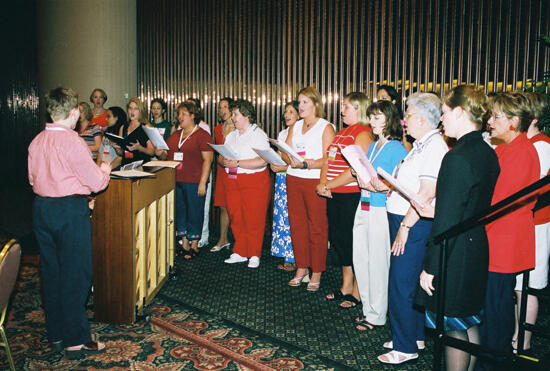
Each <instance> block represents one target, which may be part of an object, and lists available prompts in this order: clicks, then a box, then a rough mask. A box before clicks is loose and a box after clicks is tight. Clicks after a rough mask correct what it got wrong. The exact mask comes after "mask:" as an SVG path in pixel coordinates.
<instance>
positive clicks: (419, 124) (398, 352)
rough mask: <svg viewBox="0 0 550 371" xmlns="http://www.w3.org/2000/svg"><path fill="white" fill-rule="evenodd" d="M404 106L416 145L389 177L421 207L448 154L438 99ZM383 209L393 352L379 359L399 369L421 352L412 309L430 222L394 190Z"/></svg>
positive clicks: (418, 98)
mask: <svg viewBox="0 0 550 371" xmlns="http://www.w3.org/2000/svg"><path fill="white" fill-rule="evenodd" d="M407 104H408V108H407V112H406V115H405V127H406V130H407V134H409V135H411V136H412V137H413V138H414V139H415V142H414V144H413V149H412V150H411V151H410V152H409V153H408V154H407V156H406V157H405V158H404V159H403V161H401V163H400V165H399V166H398V167H397V168H396V170H395V171H394V176H395V177H396V178H397V181H398V182H399V183H401V184H403V185H404V186H405V187H406V188H409V189H411V190H412V191H413V192H416V193H417V194H418V197H419V199H420V200H422V203H423V204H429V203H431V202H432V200H433V199H434V198H435V185H436V181H437V174H438V173H439V167H440V166H441V160H442V159H443V156H444V155H445V153H447V151H448V147H447V145H446V144H445V141H444V140H443V137H442V136H441V133H440V132H439V130H438V129H437V127H438V125H439V119H440V118H441V100H440V99H439V98H438V97H437V96H436V95H434V94H430V93H415V94H413V95H411V96H410V97H409V98H408V99H407ZM381 190H382V188H381ZM386 207H387V210H388V222H389V227H390V239H391V241H392V250H391V252H392V256H391V258H390V276H389V284H388V286H389V290H388V308H389V314H390V323H391V327H392V332H393V336H392V340H391V341H388V342H386V343H384V347H385V348H390V349H393V350H392V351H390V352H388V353H386V354H383V355H381V356H379V357H378V360H379V361H380V362H383V363H391V364H399V363H403V362H407V361H411V360H413V359H416V358H418V349H422V348H423V347H424V313H422V312H420V311H417V310H416V309H415V308H413V299H414V293H415V290H416V285H417V282H418V276H419V275H420V271H421V269H422V260H423V259H424V253H425V251H426V241H427V238H428V235H429V233H430V230H431V227H432V222H431V221H430V220H426V219H421V218H420V216H419V215H418V214H417V213H416V211H415V209H414V208H413V207H412V206H411V204H410V203H409V200H408V199H406V198H404V197H403V196H401V194H400V193H399V192H397V191H394V192H392V193H391V194H390V195H389V196H388V200H387V203H386Z"/></svg>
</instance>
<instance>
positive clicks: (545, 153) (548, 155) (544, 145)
mask: <svg viewBox="0 0 550 371" xmlns="http://www.w3.org/2000/svg"><path fill="white" fill-rule="evenodd" d="M533 145H534V146H535V149H536V150H537V154H538V155H539V162H540V177H541V179H542V178H544V177H545V176H546V174H548V170H549V169H550V143H548V142H545V141H543V140H539V141H538V142H535V143H533Z"/></svg>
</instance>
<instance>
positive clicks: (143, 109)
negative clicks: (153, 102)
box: [126, 97, 149, 123]
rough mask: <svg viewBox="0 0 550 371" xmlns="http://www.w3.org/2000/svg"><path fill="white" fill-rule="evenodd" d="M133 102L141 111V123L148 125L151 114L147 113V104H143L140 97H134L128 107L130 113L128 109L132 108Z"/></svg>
mask: <svg viewBox="0 0 550 371" xmlns="http://www.w3.org/2000/svg"><path fill="white" fill-rule="evenodd" d="M132 102H133V103H135V104H136V106H137V107H138V109H139V122H142V123H146V122H147V117H149V114H148V113H147V107H146V106H145V104H143V102H142V101H141V99H139V98H138V97H133V98H131V99H130V101H129V102H128V104H127V105H126V111H128V108H129V107H130V103H132ZM129 117H130V115H128V118H129Z"/></svg>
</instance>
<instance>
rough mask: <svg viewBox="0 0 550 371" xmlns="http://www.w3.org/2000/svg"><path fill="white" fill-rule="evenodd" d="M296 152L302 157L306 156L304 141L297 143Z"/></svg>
mask: <svg viewBox="0 0 550 371" xmlns="http://www.w3.org/2000/svg"><path fill="white" fill-rule="evenodd" d="M296 153H297V154H298V155H299V156H300V157H301V158H304V159H305V158H306V146H305V144H303V143H296Z"/></svg>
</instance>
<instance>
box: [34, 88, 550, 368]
mask: <svg viewBox="0 0 550 371" xmlns="http://www.w3.org/2000/svg"><path fill="white" fill-rule="evenodd" d="M296 98H297V100H296V101H291V102H289V103H287V104H286V105H285V106H284V113H283V117H282V121H283V122H284V129H283V130H282V131H281V132H280V133H279V135H278V137H277V138H276V139H277V143H279V144H280V145H282V147H283V150H280V151H279V152H278V154H279V155H280V157H281V160H282V161H280V162H274V161H272V163H269V162H267V161H266V160H264V157H262V156H260V155H259V152H260V151H262V150H269V149H270V148H271V146H270V141H269V138H268V136H267V135H266V133H265V132H264V131H263V130H262V128H261V124H260V123H258V122H257V119H256V110H255V107H254V105H252V104H251V103H250V102H249V101H247V100H243V99H236V100H234V99H232V98H229V97H226V98H222V99H221V100H220V102H219V106H218V108H219V123H218V124H217V125H216V126H215V127H214V136H213V137H212V136H211V134H210V127H209V126H208V125H207V124H206V123H205V122H204V117H203V114H202V110H201V107H200V102H199V101H198V100H187V101H184V102H182V103H180V104H179V105H178V106H177V107H176V110H175V113H176V115H177V122H176V123H175V124H174V125H173V124H171V123H170V122H169V121H167V120H166V117H165V115H166V112H167V104H166V102H165V101H164V100H163V99H160V98H157V99H154V100H152V101H151V103H150V111H151V116H149V114H148V112H147V107H146V106H145V104H144V103H143V102H142V101H141V100H140V99H139V98H132V99H130V101H129V103H128V105H127V107H126V112H125V110H123V109H122V108H120V107H110V108H109V109H106V108H105V107H104V104H105V102H106V101H107V95H106V94H105V92H104V91H103V90H102V89H95V90H94V91H93V92H92V94H91V96H90V102H91V103H92V104H93V107H90V105H89V104H88V103H87V102H80V103H78V104H76V94H74V92H72V91H71V90H70V89H62V88H59V89H54V90H52V91H51V92H50V94H49V95H48V97H47V107H48V112H49V113H50V116H51V118H52V122H53V123H52V124H48V125H47V126H46V130H45V131H44V132H43V133H41V134H40V135H39V136H37V138H35V140H34V141H33V143H32V144H31V146H30V147H29V179H30V182H31V184H32V185H33V189H34V191H35V193H36V194H37V196H38V197H37V202H36V203H35V230H37V232H36V234H37V237H38V240H39V244H40V247H41V254H42V255H43V256H44V255H46V261H50V260H52V259H53V256H54V255H55V254H61V255H63V254H67V252H66V251H67V250H68V249H69V248H68V246H69V245H70V243H76V242H75V241H74V240H73V241H64V242H63V243H62V244H63V245H66V246H67V247H66V248H64V249H58V251H57V252H53V251H49V252H48V251H47V250H48V249H49V250H52V249H55V248H54V245H55V243H56V242H55V240H56V239H55V234H56V233H61V232H62V229H61V230H60V227H58V226H53V225H49V224H48V223H51V221H48V220H46V219H47V218H46V217H45V216H44V215H42V214H41V212H42V213H43V212H45V210H48V212H51V210H59V211H60V212H62V211H63V210H65V209H67V208H68V207H73V204H74V203H77V202H79V203H82V201H83V199H82V198H79V197H75V196H82V195H88V194H90V192H97V191H98V190H100V189H102V188H104V187H105V186H106V185H107V182H108V174H109V172H110V169H114V168H117V167H119V166H120V165H124V164H128V163H130V162H133V161H136V160H144V161H148V160H150V159H151V158H153V157H156V158H158V159H160V160H171V161H177V162H179V165H178V166H177V168H176V206H175V207H176V210H175V212H176V233H177V239H178V241H179V244H180V245H181V249H180V251H181V253H182V254H183V258H184V259H192V258H193V257H194V256H195V255H197V254H198V253H199V249H200V248H201V247H203V246H205V245H207V244H208V238H209V234H208V229H209V228H208V219H209V216H208V211H209V210H210V193H211V192H212V193H213V206H214V207H218V208H219V209H220V212H219V215H220V220H219V226H220V236H219V239H218V241H217V243H216V244H214V245H213V246H212V247H210V251H211V252H218V251H221V250H223V249H225V248H231V249H232V253H231V255H230V256H229V257H228V258H227V259H226V260H225V263H227V264H236V263H244V262H247V265H248V267H249V268H258V267H259V265H260V258H261V256H262V244H263V240H264V232H265V227H266V215H267V213H268V207H269V205H270V200H271V198H272V195H273V225H272V232H271V236H272V240H271V254H272V255H273V256H276V257H280V258H283V260H282V261H281V264H279V265H278V266H277V267H278V268H279V269H283V270H286V271H295V273H294V277H293V278H292V279H291V280H290V281H289V282H288V285H289V286H293V287H300V286H302V283H305V284H307V285H306V290H307V291H310V292H316V291H318V290H319V288H320V285H321V276H322V274H323V272H324V271H325V270H326V260H327V251H328V248H329V246H330V248H331V249H334V252H335V253H336V255H337V256H338V258H339V264H340V266H341V268H342V282H341V286H340V287H339V288H334V290H331V291H332V292H330V293H328V294H327V295H326V297H325V298H326V300H330V301H334V302H335V303H337V305H339V306H340V307H342V308H345V309H349V308H354V307H356V306H359V304H361V307H362V312H361V315H360V316H358V317H357V318H356V319H355V321H354V323H353V324H352V325H353V326H355V328H356V329H357V330H358V331H370V330H373V329H375V328H376V327H378V326H383V325H385V323H386V321H387V320H389V322H390V324H391V329H392V338H391V339H388V341H387V342H385V343H384V344H383V346H384V348H387V350H388V351H387V353H385V354H382V355H380V356H379V357H378V360H379V361H380V362H383V363H390V364H400V363H403V362H408V361H411V360H414V359H416V358H418V356H419V351H421V350H423V349H424V347H425V343H424V329H425V327H428V328H430V327H431V328H434V327H435V317H436V315H435V299H434V298H435V297H436V296H437V294H438V291H439V288H438V287H437V286H436V282H437V277H438V275H439V274H440V271H439V269H440V268H439V254H440V246H439V245H437V244H434V242H433V237H434V236H436V235H438V234H439V233H441V232H443V231H445V230H447V229H448V228H450V227H452V226H454V225H456V224H458V223H460V222H462V221H464V220H466V219H468V218H470V217H472V216H475V215H478V214H479V213H480V212H482V211H484V210H486V209H487V208H488V207H490V206H491V205H492V204H495V203H497V202H499V201H501V200H503V199H505V198H506V197H508V196H509V195H511V194H513V193H515V192H517V191H518V190H520V189H522V188H524V187H525V186H527V185H529V184H531V183H533V182H535V181H537V180H538V179H540V178H542V177H544V176H546V175H547V174H548V173H549V169H550V139H549V138H548V137H547V136H546V135H545V134H543V133H541V130H542V129H543V126H544V120H543V118H544V117H545V116H546V115H547V111H548V107H549V102H548V99H547V98H546V97H545V96H544V95H542V94H538V93H525V92H520V91H515V92H505V93H493V94H491V96H489V97H488V96H487V95H486V94H485V93H484V92H483V91H482V90H481V89H480V88H477V87H474V86H466V85H462V86H457V87H455V88H454V89H452V90H451V91H450V92H449V93H448V94H447V95H446V96H444V97H443V99H440V97H439V96H438V95H437V94H435V93H431V92H420V93H414V94H412V95H410V96H409V97H407V99H406V111H405V112H404V113H403V112H402V110H401V108H402V104H401V101H400V99H399V94H398V93H397V91H396V90H395V89H394V88H393V87H392V86H388V85H384V86H380V87H379V88H378V92H377V97H376V101H375V102H372V101H371V99H370V98H369V97H368V96H366V95H365V94H364V93H360V92H352V93H349V94H347V95H346V96H345V97H344V99H343V100H342V104H341V118H342V121H343V124H344V125H343V129H342V130H340V131H338V132H336V130H335V125H333V124H332V123H330V122H329V121H327V120H326V119H325V113H324V107H323V101H322V97H321V95H320V93H319V92H318V91H317V90H316V89H315V88H314V87H311V86H310V87H306V88H303V89H302V90H300V92H299V93H298V95H297V97H296ZM75 108H78V110H79V112H78V111H76V109H75ZM75 112H76V113H75ZM78 114H79V115H78ZM140 126H148V127H154V128H157V130H158V131H159V133H160V135H161V136H162V137H163V138H164V139H165V141H166V144H167V146H168V150H163V149H160V148H156V147H154V146H153V144H152V142H151V140H149V138H148V137H147V136H136V137H135V141H134V142H130V143H128V144H127V145H126V146H125V147H123V146H120V145H117V144H116V143H115V142H113V141H111V140H110V139H109V136H107V135H105V133H111V134H115V135H118V136H120V137H128V136H129V135H131V133H132V132H133V131H134V130H136V129H137V128H138V127H140ZM71 129H74V130H75V131H76V132H77V133H78V135H80V137H81V138H82V139H84V142H85V143H86V145H87V147H88V149H87V150H86V151H87V153H88V154H87V156H88V158H87V159H83V158H82V156H73V158H72V159H70V158H68V159H66V160H60V158H64V156H68V157H71V156H69V155H68V150H69V149H70V148H72V149H73V150H74V151H76V152H78V153H80V154H82V151H83V147H82V145H83V143H82V140H80V139H79V140H80V142H75V138H74V137H73V134H71V133H69V132H68V131H69V130H71ZM60 138H61V139H60ZM56 141H58V142H56ZM69 142H71V144H68V143H69ZM213 144H217V145H223V148H225V149H226V150H227V151H229V152H231V156H229V155H227V154H226V155H225V156H223V155H221V154H217V153H216V152H214V150H213V147H212V145H213ZM284 145H286V146H284ZM52 146H64V147H63V148H58V149H56V151H60V152H63V153H62V154H57V156H54V155H51V156H50V157H41V158H39V157H38V156H37V151H40V148H42V150H43V149H44V148H50V149H49V151H50V152H51V148H52ZM280 147H281V146H278V147H277V148H280ZM56 148H57V147H56ZM284 148H290V150H291V151H286V150H284ZM84 149H85V148H84ZM351 149H355V150H360V152H359V153H362V155H361V156H362V157H363V158H362V160H366V162H367V163H368V164H370V165H372V167H373V168H374V169H381V170H383V171H385V172H387V173H388V174H391V176H392V177H393V178H394V179H395V181H396V182H397V183H398V184H400V185H401V186H402V187H403V188H404V189H408V190H410V191H411V192H412V194H413V197H411V195H410V194H407V195H405V193H406V192H402V191H400V190H398V189H396V188H395V187H392V186H391V185H390V183H388V182H387V181H385V180H384V179H383V178H382V177H378V176H371V177H369V178H368V179H365V178H364V177H362V176H360V175H361V174H362V173H361V169H357V168H354V167H352V166H350V161H348V158H347V153H348V152H347V151H348V150H351ZM229 152H227V153H229ZM224 153H225V152H224ZM214 154H216V156H214ZM76 158H78V159H80V161H81V163H80V164H76V163H75V160H76ZM56 161H57V162H59V161H62V162H63V161H69V162H71V164H70V166H69V165H59V164H58V163H56ZM94 163H95V164H97V165H95V164H94ZM213 163H215V165H214V168H215V171H213V170H214V169H212V164H213ZM283 164H284V165H283ZM45 168H47V169H50V170H51V169H54V170H55V171H60V172H64V173H67V174H66V176H65V178H64V179H65V180H66V179H69V178H70V177H71V173H72V172H74V173H75V175H74V176H75V177H76V178H75V179H77V180H75V181H73V182H72V183H71V185H72V186H73V187H72V188H69V189H70V190H69V191H65V192H62V191H60V189H61V188H59V189H57V188H56V187H54V186H53V185H52V179H50V178H48V174H47V173H45V172H44V169H45ZM75 169H78V170H75ZM270 170H271V172H273V173H274V174H275V177H274V179H275V184H274V191H273V185H272V179H273V177H272V176H271V174H270ZM214 174H215V177H214V178H213V177H212V175H214ZM48 182H49V183H48ZM78 182H80V183H79V184H80V187H77V186H76V183H78ZM212 183H213V184H214V185H213V188H211V187H212V186H211V184H212ZM54 189H55V190H54ZM211 189H212V191H211ZM67 192H68V193H67ZM52 200H53V201H52ZM60 200H61V201H60ZM536 201H537V197H531V198H529V199H527V200H523V202H522V203H520V204H518V205H515V206H514V207H512V208H510V209H509V210H507V211H506V212H505V213H503V214H502V215H501V216H500V217H499V218H497V219H495V220H493V221H491V222H490V223H489V224H488V225H487V226H476V227H473V228H471V229H470V230H468V231H466V232H463V233H462V234H460V235H458V236H456V237H454V238H452V239H451V240H450V241H449V243H448V252H447V259H448V263H447V264H448V268H447V281H446V282H447V287H446V288H445V290H446V298H447V299H446V305H445V308H444V313H445V317H444V327H445V331H446V332H447V334H448V335H450V336H452V337H455V338H458V339H462V340H468V341H470V342H473V343H477V344H483V345H486V346H488V347H491V348H493V349H498V350H502V351H513V349H515V348H517V337H518V336H517V335H518V330H517V320H516V317H517V312H516V311H517V309H516V307H515V300H514V299H515V298H514V296H516V297H518V298H519V297H520V296H521V275H519V273H521V272H523V271H526V270H531V269H533V268H534V271H532V272H531V277H530V282H529V285H530V286H531V287H534V288H538V289H540V288H544V287H545V286H546V285H547V280H548V258H549V252H550V251H549V250H550V246H549V244H550V210H549V208H548V207H546V208H543V209H541V210H539V211H537V212H536V213H535V214H533V212H532V209H533V207H534V205H535V202H536ZM37 203H41V205H38V206H37ZM52 203H53V204H52ZM42 204H43V205H42ZM54 204H55V205H54ZM79 205H80V204H79ZM81 206H82V205H80V206H79V209H78V210H80V211H82V210H83V209H82V207H81ZM68 217H69V216H68V215H67V216H60V217H59V218H60V220H67V218H68ZM70 218H77V216H74V215H73V216H71V217H70ZM37 221H40V222H38V224H37ZM86 223H87V224H88V225H89V221H87V222H83V224H86ZM229 226H230V227H231V231H232V234H233V236H234V243H233V244H231V243H230V240H229V238H228V228H229ZM82 228H84V227H81V228H80V229H79V230H78V234H79V236H77V237H74V239H77V238H78V239H79V240H82V235H84V236H87V235H88V233H89V231H87V230H84V231H83V230H82ZM87 228H89V226H88V227H87ZM76 232H77V231H71V232H70V234H71V235H74V234H75V233H76ZM86 238H87V237H85V238H84V239H86ZM80 244H82V243H80ZM87 244H88V243H87V242H86V247H83V249H85V250H82V251H87V249H88V246H87ZM61 250H62V251H63V252H59V251H61ZM71 254H74V252H72V253H71ZM86 254H87V252H86ZM86 254H84V255H86ZM48 256H49V259H48ZM63 256H64V258H63V259H77V258H76V257H74V256H73V255H71V256H69V257H67V256H65V255H63ZM86 256H87V255H86ZM63 259H61V261H62V260H63ZM78 259H79V261H80V260H83V257H82V256H80V257H78ZM88 263H90V262H88V261H86V262H80V263H79V265H81V264H83V266H84V267H86V269H88V266H87V264H88ZM52 264H53V263H52ZM53 265H54V266H55V265H56V264H53ZM90 266H91V263H90ZM59 269H61V268H59V267H53V268H52V267H50V269H48V270H47V271H46V272H43V275H44V276H45V277H50V280H49V281H48V279H46V280H45V281H44V285H43V287H44V302H45V309H46V318H47V323H48V334H49V335H48V336H49V340H50V342H51V343H52V344H63V346H64V347H65V348H66V351H67V353H68V354H69V353H71V354H76V355H79V354H80V353H82V352H94V351H102V350H103V349H104V344H102V343H98V342H92V341H91V340H90V337H89V326H88V325H87V320H86V319H85V317H84V318H77V319H60V318H59V316H60V313H67V308H59V305H61V306H63V302H64V300H63V298H60V297H59V294H53V293H52V292H51V288H52V287H54V288H59V287H61V286H60V285H63V284H62V283H60V282H59V272H58V271H59ZM86 269H85V270H86ZM74 275H75V277H80V278H78V279H76V278H75V280H76V281H75V282H79V283H81V285H80V286H79V287H80V289H78V287H73V291H74V293H73V294H70V293H69V294H67V296H71V299H70V300H69V299H67V300H69V301H70V303H69V304H67V305H68V306H69V307H70V308H71V309H70V310H71V311H74V312H75V313H76V312H78V311H79V310H77V309H76V306H77V305H79V304H80V301H81V300H82V297H81V296H82V293H81V292H80V291H81V290H83V288H84V287H85V286H86V285H87V284H89V277H88V275H86V274H84V275H83V273H82V272H74ZM75 286H77V285H75ZM48 287H50V289H48ZM77 291H78V293H77ZM79 295H80V296H79ZM60 303H61V304H60ZM537 311H538V302H537V299H536V297H530V298H529V301H528V310H527V320H528V322H531V323H534V321H536V317H537ZM52 321H53V322H52ZM71 321H72V322H71ZM75 321H76V323H77V324H78V325H75ZM84 322H86V324H85V323H84ZM54 323H56V324H57V323H66V327H67V328H69V327H77V328H78V329H79V330H78V334H68V335H67V334H65V333H64V332H63V331H62V330H60V328H59V327H58V328H57V329H54V328H53V327H54V325H53V324H54ZM61 328H65V327H61ZM67 331H69V330H67ZM75 331H76V330H74V329H73V332H75ZM69 332H70V331H69ZM524 348H525V349H529V348H530V333H527V334H526V337H525V343H524ZM77 353H78V354H77ZM445 355H446V365H447V367H448V369H453V370H455V369H456V370H468V369H470V370H473V369H474V368H476V369H490V368H491V367H492V366H491V364H489V363H486V362H482V361H481V360H478V362H476V360H475V357H472V356H470V355H469V354H468V353H465V352H462V351H461V350H458V349H454V348H447V349H446V352H445Z"/></svg>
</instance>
